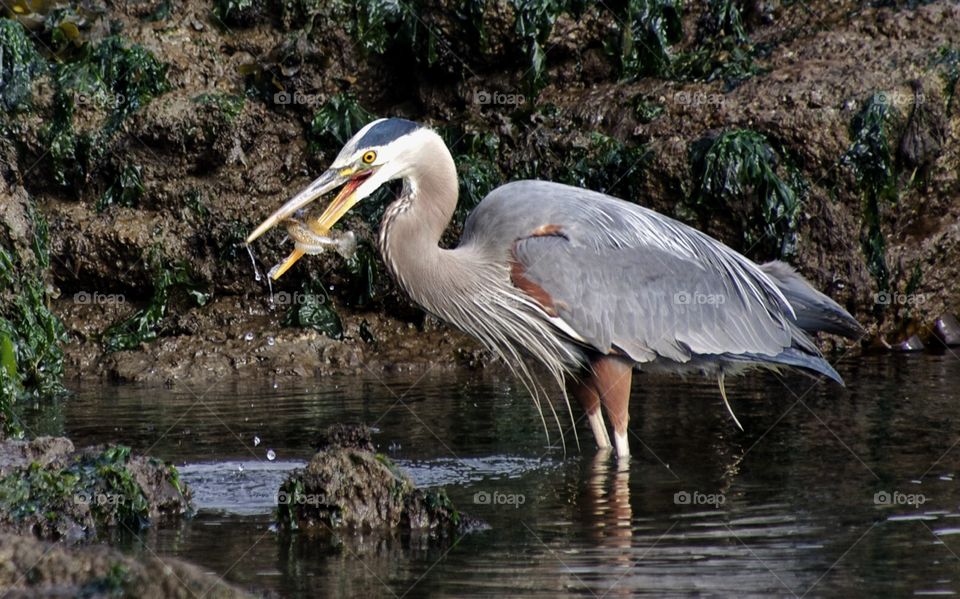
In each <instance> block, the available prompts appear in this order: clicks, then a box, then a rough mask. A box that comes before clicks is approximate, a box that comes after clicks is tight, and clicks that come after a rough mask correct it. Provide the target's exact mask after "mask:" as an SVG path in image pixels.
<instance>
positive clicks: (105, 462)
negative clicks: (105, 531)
mask: <svg viewBox="0 0 960 599" xmlns="http://www.w3.org/2000/svg"><path fill="white" fill-rule="evenodd" d="M129 461H130V448H129V447H126V446H123V445H117V446H114V447H109V448H107V449H105V450H103V452H101V453H100V454H98V455H96V456H93V457H89V458H83V459H81V460H80V461H79V462H78V463H77V464H75V465H74V466H73V469H74V470H75V471H77V472H78V473H79V480H80V481H83V482H85V483H86V484H83V485H82V486H83V487H85V490H86V491H87V492H88V493H89V494H90V495H88V496H90V497H96V496H103V497H108V498H112V499H115V500H114V501H106V502H104V501H91V502H90V508H91V510H92V511H93V513H94V516H96V517H97V519H98V521H99V522H102V523H105V524H122V525H124V526H126V527H128V528H130V529H132V530H140V529H142V528H144V527H145V526H146V525H147V524H148V523H149V514H150V504H149V502H148V501H147V498H146V496H145V495H144V493H143V489H142V488H141V487H140V484H139V483H138V482H137V480H136V479H135V478H134V477H133V474H132V473H131V472H130V470H128V469H127V463H128V462H129Z"/></svg>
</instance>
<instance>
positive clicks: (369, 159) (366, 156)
mask: <svg viewBox="0 0 960 599" xmlns="http://www.w3.org/2000/svg"><path fill="white" fill-rule="evenodd" d="M376 159H377V153H376V152H374V151H373V150H370V151H368V152H364V153H363V158H361V160H363V163H364V164H373V161H374V160H376Z"/></svg>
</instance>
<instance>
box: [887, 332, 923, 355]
mask: <svg viewBox="0 0 960 599" xmlns="http://www.w3.org/2000/svg"><path fill="white" fill-rule="evenodd" d="M893 350H894V351H900V352H915V351H923V350H924V345H923V341H922V340H921V339H920V337H919V336H918V335H911V336H910V337H908V338H906V339H904V340H903V341H901V342H900V343H897V344H895V345H894V346H893Z"/></svg>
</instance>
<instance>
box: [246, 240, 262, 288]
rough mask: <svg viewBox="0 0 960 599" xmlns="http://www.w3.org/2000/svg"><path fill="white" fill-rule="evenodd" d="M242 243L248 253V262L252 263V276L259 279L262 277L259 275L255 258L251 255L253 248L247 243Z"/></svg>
mask: <svg viewBox="0 0 960 599" xmlns="http://www.w3.org/2000/svg"><path fill="white" fill-rule="evenodd" d="M244 245H246V246H247V253H248V254H249V255H250V264H252V265H253V278H254V279H256V280H257V281H259V280H261V279H262V277H261V276H260V269H259V268H257V260H256V258H254V257H253V248H251V247H250V246H249V245H248V244H244Z"/></svg>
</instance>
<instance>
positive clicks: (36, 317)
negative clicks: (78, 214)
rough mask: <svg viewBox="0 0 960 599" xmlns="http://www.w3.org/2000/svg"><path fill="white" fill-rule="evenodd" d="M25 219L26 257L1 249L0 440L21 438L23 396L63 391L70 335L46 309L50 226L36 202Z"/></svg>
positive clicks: (12, 250)
mask: <svg viewBox="0 0 960 599" xmlns="http://www.w3.org/2000/svg"><path fill="white" fill-rule="evenodd" d="M27 217H28V219H29V220H30V223H31V225H32V228H33V238H32V241H31V244H30V246H31V247H30V249H31V250H32V254H33V260H32V261H28V260H26V259H25V257H26V256H27V255H29V254H28V253H26V252H24V253H18V252H17V251H16V250H15V249H11V250H7V249H6V248H5V247H3V246H2V245H0V299H2V302H0V437H2V436H4V435H8V436H15V437H20V436H22V435H23V430H22V428H21V427H20V426H19V425H18V424H17V419H16V418H15V417H14V414H13V404H14V403H15V402H16V401H17V400H18V399H19V398H22V397H25V396H33V397H40V396H52V395H57V394H59V393H62V392H63V386H62V385H61V384H60V379H61V377H62V375H63V351H62V350H61V348H60V345H61V344H62V343H63V342H64V341H65V340H66V333H65V331H64V327H63V324H62V323H61V322H60V319H58V318H57V317H56V315H54V314H53V312H51V311H50V309H49V308H48V306H47V295H48V290H47V286H46V284H45V282H44V278H43V272H44V271H45V270H46V269H47V268H48V267H49V265H50V253H49V238H48V230H47V222H46V220H45V219H44V218H43V216H42V215H41V214H40V213H39V212H38V211H37V210H36V208H35V207H34V206H33V203H32V202H28V204H27Z"/></svg>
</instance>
